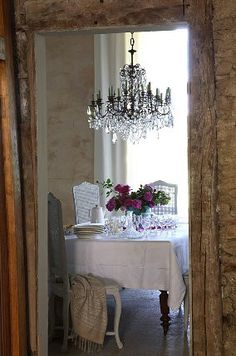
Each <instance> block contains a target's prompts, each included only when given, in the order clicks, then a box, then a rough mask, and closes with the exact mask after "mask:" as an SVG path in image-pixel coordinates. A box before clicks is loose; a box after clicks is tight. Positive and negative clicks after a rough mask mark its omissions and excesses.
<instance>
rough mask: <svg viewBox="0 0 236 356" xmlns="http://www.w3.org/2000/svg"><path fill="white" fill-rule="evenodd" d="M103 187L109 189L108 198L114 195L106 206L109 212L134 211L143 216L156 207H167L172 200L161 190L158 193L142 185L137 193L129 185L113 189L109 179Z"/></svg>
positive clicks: (120, 185)
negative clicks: (149, 209)
mask: <svg viewBox="0 0 236 356" xmlns="http://www.w3.org/2000/svg"><path fill="white" fill-rule="evenodd" d="M102 186H103V188H106V189H108V192H107V194H106V195H107V197H108V196H110V194H113V196H112V198H110V199H109V200H108V202H107V204H106V208H107V210H109V211H113V210H119V209H121V210H132V211H133V212H134V213H135V214H141V213H145V212H146V211H147V209H148V208H153V207H154V206H155V205H158V204H160V205H166V204H168V202H169V200H170V197H169V196H168V194H166V193H165V192H163V191H161V190H158V191H157V190H156V189H153V188H152V187H151V186H149V185H144V186H143V185H140V187H139V189H138V190H137V191H133V190H132V189H131V188H130V186H129V185H123V184H117V185H116V186H115V187H114V188H113V183H112V182H111V180H110V179H109V178H108V179H107V180H106V181H105V182H103V183H102Z"/></svg>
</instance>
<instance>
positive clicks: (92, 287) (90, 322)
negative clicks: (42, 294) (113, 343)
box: [71, 274, 107, 352]
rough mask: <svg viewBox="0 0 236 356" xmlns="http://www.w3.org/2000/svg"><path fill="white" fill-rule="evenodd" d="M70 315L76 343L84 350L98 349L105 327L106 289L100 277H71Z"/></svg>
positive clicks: (100, 345)
mask: <svg viewBox="0 0 236 356" xmlns="http://www.w3.org/2000/svg"><path fill="white" fill-rule="evenodd" d="M71 316H72V325H73V333H74V336H75V343H76V345H77V346H78V347H79V348H80V349H81V350H82V351H84V352H91V351H98V350H100V349H101V348H102V346H103V342H104V337H105V333H106V327H107V304H106V290H105V287H104V284H103V283H102V281H101V280H100V279H98V278H96V277H94V276H93V275H79V274H78V275H76V276H73V277H72V278H71Z"/></svg>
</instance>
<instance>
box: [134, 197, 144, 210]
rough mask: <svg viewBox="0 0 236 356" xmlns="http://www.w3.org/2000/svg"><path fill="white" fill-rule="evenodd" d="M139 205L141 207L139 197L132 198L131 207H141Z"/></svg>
mask: <svg viewBox="0 0 236 356" xmlns="http://www.w3.org/2000/svg"><path fill="white" fill-rule="evenodd" d="M141 207H142V201H141V200H139V199H134V200H133V208H135V209H141Z"/></svg>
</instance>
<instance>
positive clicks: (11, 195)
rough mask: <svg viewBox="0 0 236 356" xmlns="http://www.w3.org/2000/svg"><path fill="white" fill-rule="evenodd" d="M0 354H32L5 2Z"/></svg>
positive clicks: (5, 5) (0, 23)
mask: <svg viewBox="0 0 236 356" xmlns="http://www.w3.org/2000/svg"><path fill="white" fill-rule="evenodd" d="M0 36H1V38H2V41H3V43H5V55H4V57H2V59H0V106H1V107H0V323H1V324H0V354H1V355H11V356H22V355H26V354H27V319H26V317H27V311H26V305H27V304H26V285H25V276H26V273H25V258H24V257H25V256H24V247H25V243H24V234H23V224H22V199H21V179H20V168H19V167H20V164H19V147H18V137H17V113H19V110H17V104H16V103H17V100H16V95H15V93H16V87H15V84H16V81H15V63H14V57H15V55H14V37H15V31H14V7H13V2H12V1H11V0H9V1H3V0H1V1H0Z"/></svg>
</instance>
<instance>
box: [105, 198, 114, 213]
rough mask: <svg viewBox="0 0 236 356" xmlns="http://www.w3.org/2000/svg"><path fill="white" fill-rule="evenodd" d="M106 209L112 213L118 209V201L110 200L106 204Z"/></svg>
mask: <svg viewBox="0 0 236 356" xmlns="http://www.w3.org/2000/svg"><path fill="white" fill-rule="evenodd" d="M106 208H107V210H109V211H112V210H114V209H115V208H116V200H115V198H111V199H110V200H108V202H107V204H106Z"/></svg>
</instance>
